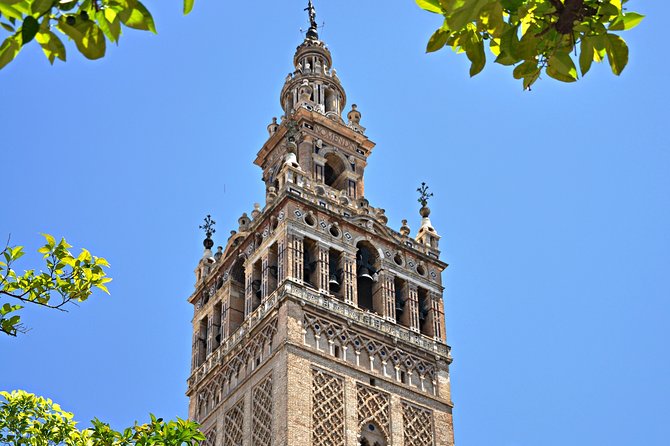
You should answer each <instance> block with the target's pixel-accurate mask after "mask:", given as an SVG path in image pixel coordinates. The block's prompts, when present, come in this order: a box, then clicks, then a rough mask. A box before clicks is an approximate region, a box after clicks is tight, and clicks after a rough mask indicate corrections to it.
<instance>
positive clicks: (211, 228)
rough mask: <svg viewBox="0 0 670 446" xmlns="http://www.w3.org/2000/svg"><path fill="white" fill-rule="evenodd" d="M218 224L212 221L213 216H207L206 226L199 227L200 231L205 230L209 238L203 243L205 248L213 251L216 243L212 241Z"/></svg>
mask: <svg viewBox="0 0 670 446" xmlns="http://www.w3.org/2000/svg"><path fill="white" fill-rule="evenodd" d="M215 224H216V222H215V221H214V220H212V216H211V215H209V214H207V217H205V224H203V225H200V226H198V227H199V228H200V229H204V230H205V236H206V237H207V238H206V239H205V241H204V242H202V243H203V245H205V248H207V249H212V246H214V241H213V240H212V235H214V233H215V232H216V229H214V225H215Z"/></svg>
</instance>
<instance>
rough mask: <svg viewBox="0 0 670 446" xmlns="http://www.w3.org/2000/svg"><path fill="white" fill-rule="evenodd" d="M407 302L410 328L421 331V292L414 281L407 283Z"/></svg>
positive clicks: (406, 307) (406, 308) (406, 309)
mask: <svg viewBox="0 0 670 446" xmlns="http://www.w3.org/2000/svg"><path fill="white" fill-rule="evenodd" d="M407 291H408V293H407V304H406V305H405V311H408V312H409V319H408V322H409V329H410V330H413V331H416V332H419V331H420V330H419V292H418V289H417V286H416V285H415V284H413V283H408V284H407Z"/></svg>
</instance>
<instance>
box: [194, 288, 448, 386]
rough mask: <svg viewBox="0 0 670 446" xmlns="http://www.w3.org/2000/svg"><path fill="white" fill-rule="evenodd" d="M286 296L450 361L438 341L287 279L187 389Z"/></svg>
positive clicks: (202, 367) (212, 355)
mask: <svg viewBox="0 0 670 446" xmlns="http://www.w3.org/2000/svg"><path fill="white" fill-rule="evenodd" d="M286 296H292V297H293V298H295V299H298V300H301V301H303V302H305V303H309V304H311V305H314V306H316V307H319V308H324V309H326V310H328V311H331V312H333V313H336V314H339V315H340V316H343V317H344V318H346V319H347V320H348V321H352V322H356V323H358V324H361V325H366V326H368V327H372V328H374V329H375V330H377V331H379V332H381V333H384V334H386V335H389V336H392V337H393V338H396V339H398V340H400V341H404V342H407V343H409V344H412V345H415V346H417V347H419V348H421V349H422V350H424V351H428V352H431V353H434V354H436V355H438V356H441V357H443V358H444V359H449V358H450V348H449V346H448V345H447V344H445V343H443V342H442V341H439V340H436V339H431V338H429V337H427V336H424V335H422V334H420V333H416V332H414V331H412V330H410V329H408V328H406V327H403V326H401V325H398V324H396V323H394V322H390V321H387V320H385V319H384V318H382V317H380V316H377V315H376V314H373V313H369V312H366V311H363V310H361V309H359V308H357V307H354V306H352V305H349V304H346V303H344V302H342V301H340V300H338V299H335V298H333V297H330V296H328V295H325V294H320V293H317V292H316V291H313V290H310V289H308V288H306V287H304V286H303V285H301V284H298V283H296V282H293V281H291V280H290V279H287V280H286V281H285V282H284V284H283V285H281V286H280V287H278V288H277V289H276V290H275V291H274V292H273V293H272V294H271V295H270V296H269V297H268V298H267V299H265V300H264V301H263V302H262V303H261V304H260V306H259V307H258V308H256V310H254V312H253V313H251V314H250V315H249V316H248V317H247V318H246V319H245V320H244V322H243V323H242V325H241V326H240V327H239V328H238V329H237V330H236V331H235V333H233V334H232V335H230V336H229V337H228V338H227V339H226V340H225V341H224V342H223V343H222V344H221V345H220V346H219V347H218V348H217V349H216V350H214V351H213V352H212V353H210V354H209V356H208V357H207V359H206V360H205V362H203V363H202V364H201V365H200V366H199V367H198V368H197V369H196V370H195V371H194V372H193V373H192V374H191V376H190V377H189V378H188V381H187V382H188V388H189V389H190V388H191V387H192V386H194V385H195V384H197V383H199V382H200V381H202V379H203V378H204V377H206V376H207V375H208V374H209V372H210V371H212V370H213V369H214V368H216V366H217V365H219V364H221V363H223V361H224V359H225V357H226V355H227V354H228V353H230V352H231V351H232V350H233V349H234V348H235V347H236V346H237V345H238V344H239V343H240V342H241V341H242V340H243V339H244V338H246V336H247V334H248V333H251V332H252V331H253V330H254V329H255V328H256V327H257V326H258V325H260V323H261V322H262V321H263V320H264V319H265V316H266V315H268V314H269V313H271V312H272V311H273V310H274V309H275V308H276V307H278V306H279V303H280V302H281V301H282V300H283V299H284V297H286Z"/></svg>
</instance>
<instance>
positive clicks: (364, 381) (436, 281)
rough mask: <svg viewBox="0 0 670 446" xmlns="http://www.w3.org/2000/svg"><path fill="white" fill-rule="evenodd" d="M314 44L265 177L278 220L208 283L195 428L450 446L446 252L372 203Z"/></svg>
mask: <svg viewBox="0 0 670 446" xmlns="http://www.w3.org/2000/svg"><path fill="white" fill-rule="evenodd" d="M307 11H308V13H309V16H310V28H309V30H308V32H307V34H306V37H305V40H304V41H303V42H302V43H301V44H300V46H298V48H297V50H296V53H295V56H294V58H293V65H294V71H292V72H291V73H290V74H289V75H288V76H287V77H286V80H285V83H284V87H283V88H282V90H281V95H280V102H281V107H282V109H283V112H284V116H283V117H282V118H281V120H279V121H278V120H277V119H273V121H272V123H271V124H270V125H269V126H268V134H269V137H268V140H267V142H266V143H265V144H264V145H263V147H262V148H261V149H260V151H259V152H258V155H257V157H256V160H255V164H256V165H258V166H259V167H260V168H261V169H262V180H263V181H264V183H265V185H266V196H265V204H264V205H263V206H261V205H258V204H257V205H255V206H254V209H253V211H252V212H251V214H250V216H249V215H247V214H243V215H242V216H241V217H240V218H239V220H238V228H237V229H236V230H235V231H231V235H230V237H229V238H228V241H227V243H226V246H225V247H219V248H218V249H217V250H216V252H213V251H212V248H213V246H214V242H213V240H212V234H213V229H212V225H211V224H209V223H206V224H205V225H204V228H205V231H206V233H207V238H206V239H205V242H204V245H205V253H204V256H203V258H202V259H201V260H200V262H199V264H198V266H197V268H196V287H195V291H194V292H193V294H192V295H191V296H190V297H189V302H191V303H192V304H193V306H194V316H193V355H192V373H191V376H190V377H189V379H188V391H187V395H188V397H189V399H190V403H189V417H190V418H191V419H193V420H195V421H198V422H199V423H200V424H201V425H202V429H203V432H204V433H205V435H206V437H207V442H206V444H207V445H208V446H214V445H221V446H305V445H314V446H359V445H361V446H390V445H394V446H400V445H403V446H452V445H453V424H452V402H451V394H450V377H449V365H450V364H451V355H450V347H449V346H448V345H447V343H446V332H445V319H444V304H443V291H444V287H443V285H442V277H441V274H442V272H443V271H444V269H445V268H446V267H447V264H446V263H444V262H443V261H442V260H440V250H439V241H440V236H439V235H438V233H437V231H436V230H435V228H433V226H432V224H431V221H430V218H429V214H430V210H429V209H428V207H427V206H426V199H427V198H428V194H427V192H426V191H425V190H423V191H422V198H423V199H424V201H423V203H422V204H423V206H422V208H421V210H420V214H421V223H420V226H419V229H418V231H417V232H416V234H414V235H411V229H410V228H409V227H408V225H407V222H406V221H403V224H402V226H401V227H400V228H399V231H395V230H393V229H391V228H389V227H388V226H387V223H388V219H387V217H386V216H385V212H384V209H381V208H375V207H373V206H372V205H371V204H370V203H369V202H368V200H366V199H365V187H364V172H365V167H366V165H367V162H368V157H369V156H370V154H371V152H372V150H373V148H374V146H375V144H374V143H373V142H372V141H370V140H369V139H368V138H367V136H365V128H364V127H363V126H361V113H360V112H359V111H358V109H357V107H356V105H352V106H351V108H350V109H349V110H348V111H347V113H346V119H343V116H342V115H343V112H344V110H345V107H346V104H347V97H346V92H345V90H344V88H343V87H342V85H341V83H340V80H339V78H338V76H337V73H336V71H335V69H334V68H333V61H332V57H331V53H330V51H329V49H328V48H327V46H326V45H325V43H324V42H322V41H321V40H319V36H318V29H317V25H316V20H315V12H314V8H313V6H312V4H311V1H310V2H309V6H308V8H307Z"/></svg>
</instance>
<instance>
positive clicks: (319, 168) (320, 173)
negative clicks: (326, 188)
mask: <svg viewBox="0 0 670 446" xmlns="http://www.w3.org/2000/svg"><path fill="white" fill-rule="evenodd" d="M312 162H313V163H314V180H315V181H316V182H317V183H323V179H324V169H325V165H326V159H325V158H324V157H322V156H321V155H319V154H316V153H315V154H313V155H312Z"/></svg>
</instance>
